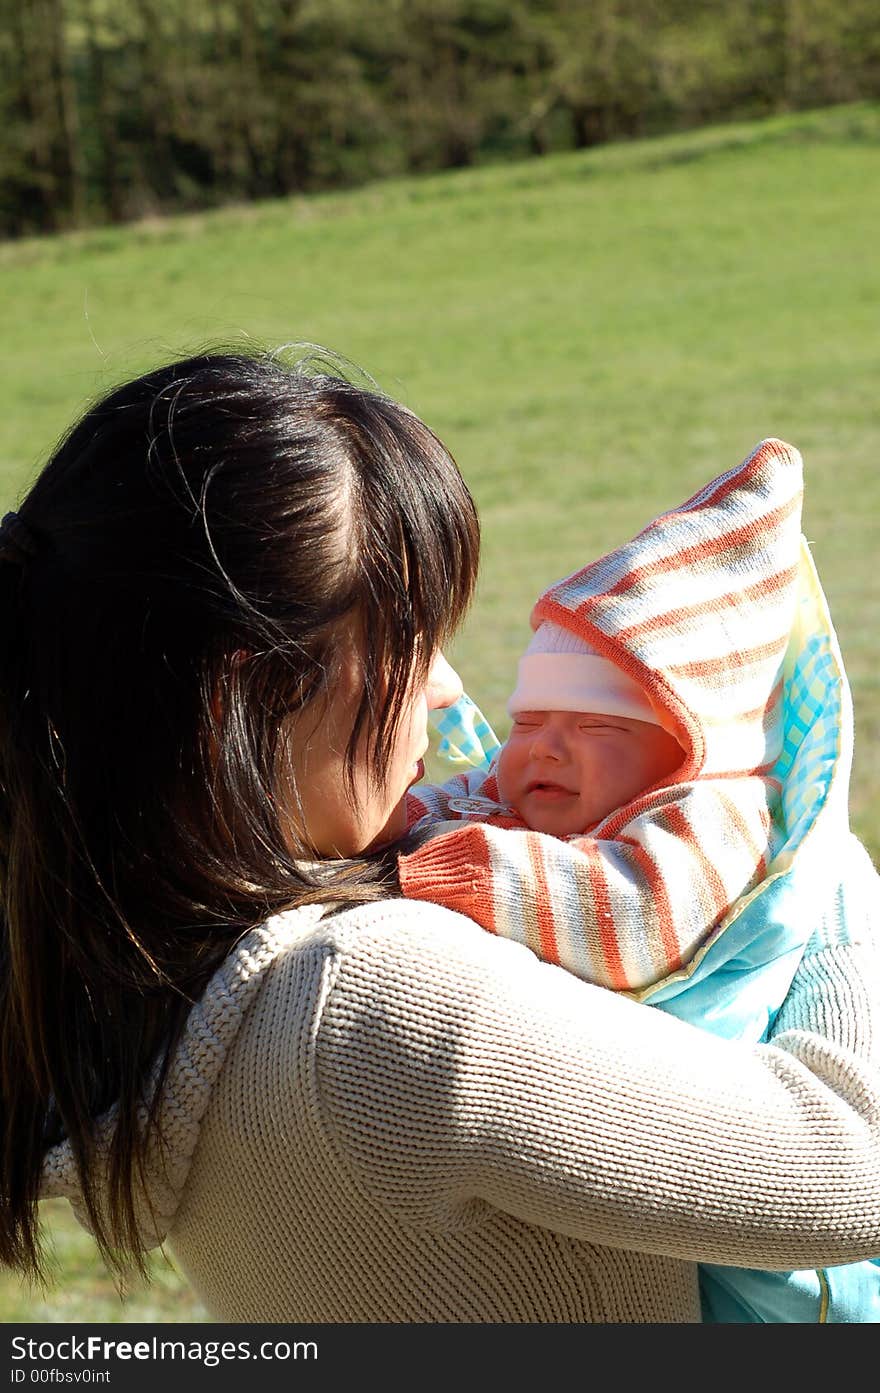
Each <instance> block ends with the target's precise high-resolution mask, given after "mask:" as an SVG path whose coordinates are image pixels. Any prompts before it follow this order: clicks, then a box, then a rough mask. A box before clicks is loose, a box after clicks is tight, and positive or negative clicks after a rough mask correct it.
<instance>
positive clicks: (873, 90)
mask: <svg viewBox="0 0 880 1393" xmlns="http://www.w3.org/2000/svg"><path fill="white" fill-rule="evenodd" d="M0 20H2V23H0V235H2V236H6V237H10V236H20V235H23V234H27V233H34V232H46V231H53V230H58V229H64V228H71V227H80V226H85V225H89V224H95V223H101V222H118V221H124V220H127V219H131V218H136V217H141V216H145V215H149V214H153V213H165V212H171V211H174V210H184V209H195V208H204V207H209V206H216V205H218V204H221V203H228V202H237V201H247V200H250V199H255V198H264V197H272V196H278V195H284V194H289V193H293V192H301V191H312V190H317V189H329V188H338V187H345V186H351V185H354V184H357V183H360V182H363V181H364V180H367V179H375V178H381V177H385V176H388V175H395V174H402V173H407V172H414V171H423V170H433V169H445V168H456V167H459V168H460V167H463V166H466V165H472V164H475V163H480V162H487V161H492V160H500V159H509V158H520V157H523V156H526V155H529V154H531V155H536V156H539V155H543V154H546V153H548V152H551V151H557V150H566V149H577V148H583V147H585V146H591V145H596V144H600V143H602V142H604V141H609V140H615V139H620V138H625V137H631V136H638V135H649V134H655V133H659V132H662V131H672V130H682V129H686V128H688V127H693V126H697V125H700V124H703V123H707V122H711V121H717V120H727V119H731V118H751V117H757V116H762V115H767V114H770V113H775V112H780V111H789V110H796V109H800V108H806V107H812V106H823V105H828V104H831V103H835V102H842V101H851V100H855V99H864V98H868V99H871V98H877V97H880V5H878V4H877V0H725V3H723V4H719V3H718V2H717V0H173V3H168V0H0Z"/></svg>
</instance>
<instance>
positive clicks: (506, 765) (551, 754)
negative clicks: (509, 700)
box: [496, 711, 684, 837]
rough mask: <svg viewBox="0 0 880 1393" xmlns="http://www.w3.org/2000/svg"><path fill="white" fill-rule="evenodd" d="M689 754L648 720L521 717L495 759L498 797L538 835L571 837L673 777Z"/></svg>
mask: <svg viewBox="0 0 880 1393" xmlns="http://www.w3.org/2000/svg"><path fill="white" fill-rule="evenodd" d="M683 758H684V754H683V751H682V748H681V746H680V745H679V743H678V741H677V740H675V739H674V738H673V736H671V735H670V734H668V732H667V731H665V730H663V729H662V728H661V727H660V726H658V725H653V724H651V723H650V722H649V721H632V720H629V719H628V718H624V717H622V716H604V715H599V714H593V713H591V712H589V711H520V712H518V713H517V715H516V716H515V717H514V724H513V729H512V730H511V732H510V735H509V737H508V740H507V743H506V744H505V746H504V748H503V749H502V751H501V754H500V755H499V758H498V766H497V770H496V775H497V779H498V791H499V793H500V795H501V798H502V800H503V801H504V802H505V803H509V804H511V805H512V806H513V807H514V808H516V810H517V812H518V813H519V815H520V817H521V818H523V820H524V821H525V822H526V823H527V824H528V826H529V827H531V828H532V829H533V831H535V832H549V833H550V834H551V835H552V836H554V837H569V836H574V835H576V834H577V833H580V832H585V831H586V830H587V828H588V827H592V826H593V825H594V824H595V823H597V822H600V821H601V820H602V818H604V817H607V815H608V814H609V813H611V812H613V811H614V809H615V808H620V807H622V806H623V804H624V803H628V802H629V801H630V799H631V798H634V797H635V796H636V794H638V793H641V792H642V791H643V790H644V789H646V788H649V787H650V786H651V785H652V784H655V783H659V782H661V781H662V780H663V779H665V778H666V777H668V776H669V775H671V774H672V773H673V772H674V771H675V770H676V769H677V768H678V766H679V765H680V764H681V762H682V760H683Z"/></svg>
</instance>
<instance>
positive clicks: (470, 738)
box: [430, 694, 501, 772]
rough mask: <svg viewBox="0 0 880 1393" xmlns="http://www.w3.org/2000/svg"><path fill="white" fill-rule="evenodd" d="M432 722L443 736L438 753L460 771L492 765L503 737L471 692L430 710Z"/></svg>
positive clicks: (441, 736) (437, 731)
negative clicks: (499, 734) (470, 695)
mask: <svg viewBox="0 0 880 1393" xmlns="http://www.w3.org/2000/svg"><path fill="white" fill-rule="evenodd" d="M430 724H431V726H432V727H433V729H434V730H435V731H436V733H437V734H438V735H439V736H440V743H439V745H438V747H437V755H438V757H439V758H440V759H442V760H443V761H444V762H445V763H446V764H448V765H450V766H451V767H452V768H453V769H454V770H455V771H456V772H461V771H463V770H464V769H488V768H489V765H490V764H491V763H492V759H493V756H494V755H495V754H496V752H497V751H498V750H500V749H501V741H500V740H499V739H498V737H497V735H496V734H495V732H494V730H493V729H492V727H491V726H490V724H489V722H488V721H487V720H486V717H485V716H484V715H483V713H482V711H481V710H480V708H479V707H478V706H477V705H475V703H474V702H472V701H471V699H470V697H469V696H467V694H465V695H463V696H461V697H459V699H458V701H457V702H456V703H455V705H454V706H447V707H444V708H443V710H440V711H432V712H431V713H430Z"/></svg>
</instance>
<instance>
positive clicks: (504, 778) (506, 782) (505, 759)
mask: <svg viewBox="0 0 880 1393" xmlns="http://www.w3.org/2000/svg"><path fill="white" fill-rule="evenodd" d="M516 765H517V758H516V751H515V750H512V749H511V747H510V745H509V744H507V745H502V747H501V753H500V754H499V756H498V762H497V764H496V765H495V782H496V783H497V785H498V796H499V797H500V798H501V799H502V801H506V800H507V799H508V798H509V797H510V794H511V793H512V791H513V789H512V784H513V782H514V779H515V775H516Z"/></svg>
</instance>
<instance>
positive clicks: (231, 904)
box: [0, 355, 880, 1321]
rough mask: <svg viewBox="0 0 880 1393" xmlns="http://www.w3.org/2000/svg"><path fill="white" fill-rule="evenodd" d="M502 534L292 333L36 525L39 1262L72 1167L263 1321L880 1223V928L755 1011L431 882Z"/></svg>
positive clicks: (7, 1017) (388, 407)
mask: <svg viewBox="0 0 880 1393" xmlns="http://www.w3.org/2000/svg"><path fill="white" fill-rule="evenodd" d="M477 552H478V528H477V520H476V515H475V512H474V508H473V504H472V501H471V499H470V496H469V494H468V493H467V490H466V488H465V486H464V484H463V482H462V480H461V478H460V476H459V474H458V472H457V470H456V469H455V466H454V464H453V462H452V461H451V459H450V457H449V456H448V454H447V453H446V451H445V450H444V448H443V446H442V445H441V444H440V442H439V441H438V440H437V439H436V437H434V436H433V435H432V433H431V432H430V431H429V430H428V429H427V428H426V427H425V426H424V425H423V424H422V423H421V422H420V421H418V420H417V419H416V418H415V417H414V416H412V415H411V414H410V413H409V412H408V411H406V410H404V409H403V408H401V407H399V406H397V405H395V404H394V403H392V402H390V401H387V400H386V399H385V398H383V397H381V396H379V395H377V394H375V393H373V392H370V391H366V390H363V389H361V388H359V387H356V386H352V385H350V384H349V383H347V382H344V381H342V380H340V379H338V378H335V377H331V376H308V375H303V374H301V373H298V372H295V371H294V372H292V371H289V370H288V369H286V368H285V367H284V366H283V365H282V364H281V363H280V362H278V361H275V360H272V359H270V358H263V357H256V356H255V357H241V356H221V355H218V356H205V357H202V358H197V359H193V360H190V361H188V362H183V363H178V364H173V365H171V366H170V367H168V368H165V369H162V370H160V371H158V372H155V373H151V374H148V375H147V376H146V377H144V378H142V379H140V380H138V381H136V382H133V383H131V384H128V385H127V386H125V387H122V388H120V389H119V390H118V391H116V392H114V393H113V394H111V395H110V396H109V397H108V398H107V399H106V401H104V402H102V403H100V404H99V405H98V406H96V407H95V408H93V409H92V410H91V411H90V412H89V413H88V414H87V415H86V416H85V417H84V419H83V420H82V421H81V422H80V424H79V425H78V426H77V427H75V429H74V430H73V431H72V433H71V435H70V436H69V437H68V438H67V440H66V441H65V442H64V443H63V444H62V446H61V448H60V449H59V451H58V452H57V454H56V456H55V458H54V459H53V460H52V461H51V462H50V464H49V465H48V466H47V468H46V470H45V471H44V473H43V474H42V475H41V476H40V478H39V479H38V481H37V483H36V484H35V485H34V487H33V489H32V490H31V492H30V494H29V495H28V497H27V498H26V499H25V502H24V504H23V505H22V508H21V510H20V513H19V514H17V515H13V516H12V517H11V518H8V519H7V520H6V521H5V522H4V527H3V535H2V540H0V554H2V556H3V564H2V565H0V633H2V634H3V640H2V642H3V645H4V661H3V669H2V671H3V677H2V699H0V710H2V733H0V771H2V789H3V797H2V836H0V846H2V877H3V887H4V909H5V916H4V921H3V947H4V955H5V971H4V974H3V981H4V996H3V1004H2V1020H0V1068H2V1089H3V1096H4V1138H3V1143H4V1144H3V1162H2V1166H3V1170H2V1182H0V1195H2V1196H3V1203H2V1208H0V1214H2V1219H0V1255H2V1257H3V1259H4V1260H5V1261H6V1262H8V1263H16V1264H18V1265H20V1266H21V1267H23V1268H24V1269H25V1270H31V1271H33V1270H37V1269H38V1268H39V1261H40V1255H39V1246H38V1241H37V1233H36V1227H35V1206H36V1202H37V1198H38V1196H39V1195H40V1194H41V1193H42V1194H66V1195H68V1196H69V1197H70V1198H71V1200H72V1201H73V1202H74V1205H75V1207H76V1208H77V1212H78V1213H79V1214H80V1216H81V1217H82V1218H83V1219H84V1221H85V1222H86V1223H88V1225H89V1226H90V1227H91V1228H92V1230H93V1232H94V1233H95V1235H96V1237H97V1239H98V1242H99V1244H100V1246H101V1248H102V1251H103V1252H104V1254H105V1257H107V1258H108V1260H110V1261H111V1262H116V1263H120V1262H124V1261H125V1260H126V1259H128V1260H130V1259H134V1260H135V1261H138V1260H142V1257H143V1253H144V1251H145V1250H146V1249H147V1248H148V1247H150V1246H152V1245H154V1244H156V1243H158V1242H161V1241H163V1240H164V1239H165V1237H166V1236H167V1238H168V1240H169V1242H170V1245H171V1247H172V1248H173V1250H174V1251H175V1252H176V1254H177V1256H178V1258H179V1260H180V1262H181V1264H182V1266H183V1268H184V1270H185V1271H186V1272H187V1274H188V1275H189V1277H190V1278H191V1280H192V1282H193V1285H194V1286H195V1288H196V1290H197V1291H198V1293H199V1295H200V1296H201V1298H202V1300H203V1301H204V1302H205V1305H206V1306H207V1308H208V1310H209V1311H210V1312H211V1314H212V1315H214V1316H216V1317H218V1318H221V1319H225V1320H256V1321H270V1320H271V1321H284V1320H291V1319H293V1320H302V1321H311V1320H323V1321H373V1320H375V1321H390V1320H398V1321H420V1320H421V1321H437V1320H444V1321H448V1320H454V1321H487V1320H491V1321H620V1320H638V1321H681V1320H693V1319H697V1318H698V1315H699V1305H698V1297H697V1278H696V1267H695V1263H696V1262H697V1261H699V1260H705V1261H713V1262H720V1263H724V1262H730V1263H738V1264H747V1265H754V1266H762V1267H772V1266H776V1267H780V1268H791V1267H799V1266H815V1265H820V1264H824V1263H841V1262H847V1261H850V1260H854V1259H858V1258H862V1257H866V1256H870V1255H871V1254H873V1253H874V1252H876V1251H880V1089H878V1076H877V1070H876V1060H875V1059H873V1058H872V1057H871V1045H870V1038H869V1036H870V1032H869V1029H868V1026H869V1025H870V1012H871V1005H872V1003H873V1002H876V1000H877V999H878V992H877V966H876V958H875V957H874V956H872V950H871V946H870V944H869V943H862V942H856V943H852V944H849V945H847V948H846V951H845V952H844V951H842V950H839V949H835V950H834V956H833V959H832V957H827V959H823V961H822V970H821V971H819V970H817V971H815V972H812V971H811V973H810V974H809V975H808V978H807V979H806V980H805V981H804V982H803V984H802V986H801V988H800V990H796V991H795V992H794V993H793V994H792V997H791V998H790V1001H789V1002H788V1003H787V1004H786V1007H785V1008H784V1010H783V1013H782V1016H781V1018H780V1022H779V1032H780V1033H779V1035H778V1047H776V1048H761V1047H758V1048H754V1049H752V1048H746V1047H743V1046H737V1045H732V1044H730V1043H725V1042H722V1041H719V1040H716V1039H713V1038H711V1037H709V1036H707V1035H704V1034H703V1033H698V1032H696V1031H694V1030H693V1029H692V1028H691V1027H689V1026H687V1025H685V1024H683V1023H681V1022H679V1021H676V1020H674V1019H672V1018H669V1017H664V1016H663V1015H661V1013H659V1012H655V1011H652V1010H650V1009H648V1008H645V1007H641V1006H638V1005H636V1004H634V1003H633V1002H630V1001H628V1000H623V999H621V998H619V997H615V996H613V995H611V994H609V993H606V992H603V991H601V990H600V989H596V988H592V987H588V986H586V985H584V984H583V983H581V982H579V981H577V980H576V979H574V978H572V977H569V976H568V975H567V974H565V973H562V972H560V971H559V970H557V969H554V968H552V967H548V966H546V965H543V964H541V963H539V962H537V961H536V959H535V958H534V957H533V956H532V955H531V954H530V953H529V952H528V951H527V950H525V949H523V948H521V947H520V946H518V945H516V944H513V943H510V942H504V941H501V940H498V939H494V938H491V937H489V936H487V935H486V934H484V933H483V932H482V931H481V930H479V929H478V928H477V927H476V926H475V925H473V924H472V923H471V922H470V921H469V920H466V919H464V918H462V917H461V916H459V915H456V914H454V913H451V912H449V911H446V910H443V909H441V908H439V907H436V906H433V905H427V904H413V903H408V902H404V901H403V900H401V899H400V898H399V897H398V893H397V885H396V869H395V868H396V857H395V848H394V845H393V843H394V839H395V838H396V837H398V836H399V835H400V833H401V832H402V831H403V800H404V796H405V793H406V790H407V788H408V787H409V786H410V785H411V784H412V783H413V782H414V781H415V780H416V779H417V778H418V777H419V775H420V772H421V764H420V761H421V756H422V755H423V753H424V750H425V747H426V743H427V740H426V733H425V732H426V719H427V712H428V710H429V709H431V708H432V707H439V706H443V705H444V704H447V703H449V702H450V701H452V700H454V698H455V697H456V696H457V695H458V692H459V690H460V688H459V686H458V680H457V678H456V676H455V674H454V673H453V672H452V671H451V669H450V668H449V667H448V665H447V664H446V663H445V661H444V660H443V658H442V656H441V649H442V645H443V643H444V641H445V640H446V639H447V638H448V636H449V634H450V633H451V632H452V631H453V630H454V628H455V626H456V625H457V623H458V622H459V620H460V619H461V617H462V615H463V614H464V612H465V610H466V608H467V605H468V602H469V600H470V598H471V594H472V590H473V586H474V581H475V576H476V566H477ZM833 888H834V887H829V898H831V897H832V892H833ZM819 912H820V908H819V907H817V914H819ZM820 956H821V955H820ZM841 1004H842V1006H843V1013H841V1012H840V1011H839V1010H838V1008H839V1007H840V1006H841ZM838 1016H839V1018H840V1021H841V1022H843V1021H844V1020H846V1021H849V1022H852V1021H856V1022H858V1025H859V1029H858V1030H853V1029H851V1028H850V1027H849V1026H847V1031H848V1036H847V1037H846V1038H841V1039H839V1040H834V1039H832V1038H826V1037H823V1036H822V1034H821V1029H822V1028H824V1029H825V1030H826V1032H827V1031H828V1030H829V1029H830V1030H831V1031H832V1032H833V1031H834V1030H835V1029H836V1028H837V1027H836V1026H835V1021H836V1020H837V1019H838ZM843 1029H844V1027H843V1024H841V1026H840V1031H841V1032H842V1031H843Z"/></svg>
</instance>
